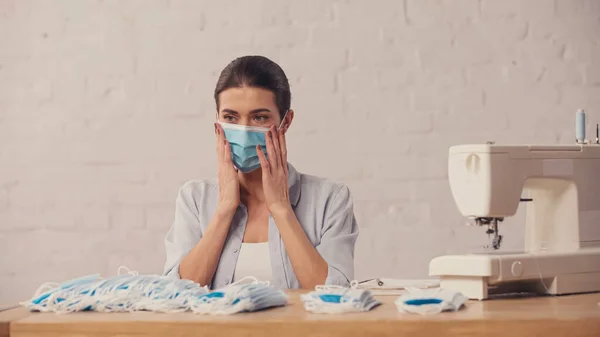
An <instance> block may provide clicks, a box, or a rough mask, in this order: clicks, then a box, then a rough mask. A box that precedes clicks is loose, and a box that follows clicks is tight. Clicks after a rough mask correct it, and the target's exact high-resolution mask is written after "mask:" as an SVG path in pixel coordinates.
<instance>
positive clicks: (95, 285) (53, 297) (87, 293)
mask: <svg viewBox="0 0 600 337" xmlns="http://www.w3.org/2000/svg"><path fill="white" fill-rule="evenodd" d="M242 281H243V283H244V284H241V283H242ZM286 303H287V297H286V295H285V293H283V292H282V291H281V290H277V289H274V288H273V287H272V286H270V285H268V284H267V283H260V282H258V281H256V280H247V279H244V280H240V282H238V283H235V284H232V285H230V286H228V287H225V288H223V289H219V290H215V291H212V292H211V291H209V290H208V289H207V287H201V286H200V285H198V284H197V283H195V282H193V281H189V280H180V279H175V278H172V277H168V276H159V275H137V274H136V273H129V274H127V275H119V276H115V277H111V278H107V279H103V278H101V277H100V276H99V275H89V276H85V277H81V278H77V279H73V280H70V281H67V282H64V283H62V284H56V283H49V284H45V285H42V286H41V287H40V289H38V291H37V292H36V294H35V295H34V296H33V298H31V299H30V300H29V301H26V302H23V303H21V305H23V306H24V307H26V308H27V309H29V310H30V311H40V312H55V313H72V312H79V311H98V312H132V311H154V312H169V313H173V312H185V311H192V312H194V313H198V314H214V315H223V314H234V313H238V312H243V311H255V310H262V309H266V308H270V307H276V306H282V305H285V304H286Z"/></svg>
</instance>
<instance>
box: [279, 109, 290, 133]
mask: <svg viewBox="0 0 600 337" xmlns="http://www.w3.org/2000/svg"><path fill="white" fill-rule="evenodd" d="M288 112H290V110H289V109H288V110H287V111H286V112H285V114H284V115H283V118H282V119H281V123H279V126H278V127H277V131H279V130H280V129H281V127H282V126H283V122H285V118H286V117H287V115H288Z"/></svg>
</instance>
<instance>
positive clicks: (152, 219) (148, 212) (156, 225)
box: [144, 203, 175, 233]
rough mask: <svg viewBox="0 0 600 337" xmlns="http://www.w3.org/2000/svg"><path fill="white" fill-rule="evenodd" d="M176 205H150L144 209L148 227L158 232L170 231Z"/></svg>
mask: <svg viewBox="0 0 600 337" xmlns="http://www.w3.org/2000/svg"><path fill="white" fill-rule="evenodd" d="M174 207H175V206H174V203H168V204H166V203H165V204H157V205H148V206H146V207H145V209H144V216H145V218H146V226H147V227H148V228H149V229H152V230H155V231H157V232H159V233H160V232H161V231H166V230H169V227H171V225H172V224H173V220H174V214H175V208H174Z"/></svg>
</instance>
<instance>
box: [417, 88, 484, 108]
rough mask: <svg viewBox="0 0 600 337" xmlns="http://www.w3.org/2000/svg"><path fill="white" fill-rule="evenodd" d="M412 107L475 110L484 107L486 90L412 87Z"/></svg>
mask: <svg viewBox="0 0 600 337" xmlns="http://www.w3.org/2000/svg"><path fill="white" fill-rule="evenodd" d="M410 95H411V107H412V108H413V109H415V110H425V111H426V110H436V111H440V112H441V111H445V110H453V111H473V110H478V109H482V108H483V104H484V91H483V90H482V89H481V88H469V87H462V88H444V90H438V89H437V88H435V87H424V88H414V89H411V92H410Z"/></svg>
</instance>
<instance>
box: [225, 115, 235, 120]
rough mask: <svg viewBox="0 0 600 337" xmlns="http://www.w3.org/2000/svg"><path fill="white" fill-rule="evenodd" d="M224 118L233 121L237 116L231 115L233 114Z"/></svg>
mask: <svg viewBox="0 0 600 337" xmlns="http://www.w3.org/2000/svg"><path fill="white" fill-rule="evenodd" d="M223 119H225V120H226V121H228V122H233V121H234V120H235V118H234V117H233V116H231V115H229V116H224V117H223Z"/></svg>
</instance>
